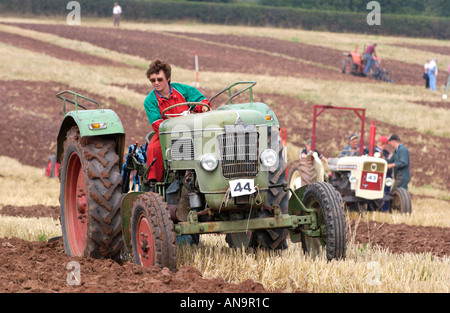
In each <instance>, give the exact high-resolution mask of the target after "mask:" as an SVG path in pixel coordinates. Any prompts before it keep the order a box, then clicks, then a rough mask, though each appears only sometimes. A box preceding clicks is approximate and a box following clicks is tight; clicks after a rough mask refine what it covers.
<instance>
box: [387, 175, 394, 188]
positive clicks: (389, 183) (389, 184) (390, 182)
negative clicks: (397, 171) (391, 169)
mask: <svg viewBox="0 0 450 313" xmlns="http://www.w3.org/2000/svg"><path fill="white" fill-rule="evenodd" d="M393 182H394V181H393V180H392V178H390V177H388V178H386V186H388V187H391V186H392V183H393Z"/></svg>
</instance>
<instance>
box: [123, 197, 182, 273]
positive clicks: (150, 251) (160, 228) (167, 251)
mask: <svg viewBox="0 0 450 313" xmlns="http://www.w3.org/2000/svg"><path fill="white" fill-rule="evenodd" d="M131 244H132V247H133V249H132V250H133V257H134V262H135V263H136V264H137V265H141V266H144V267H147V268H149V267H152V266H159V267H168V268H169V269H170V270H174V269H176V254H177V251H176V236H175V233H174V231H173V223H172V221H171V220H170V218H169V213H168V211H167V204H166V203H165V202H164V200H163V198H162V197H161V196H160V195H159V194H156V193H152V192H147V193H144V194H141V195H139V196H138V197H137V198H136V200H134V202H133V208H132V211H131Z"/></svg>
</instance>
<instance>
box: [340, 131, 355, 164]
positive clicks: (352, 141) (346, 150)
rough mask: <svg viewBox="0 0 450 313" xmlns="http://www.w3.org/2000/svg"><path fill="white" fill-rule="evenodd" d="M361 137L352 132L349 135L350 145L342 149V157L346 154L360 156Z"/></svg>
mask: <svg viewBox="0 0 450 313" xmlns="http://www.w3.org/2000/svg"><path fill="white" fill-rule="evenodd" d="M358 139H359V137H358V136H356V135H355V134H351V135H350V137H348V145H347V146H345V148H344V150H342V152H341V154H340V155H339V157H340V158H342V157H344V156H359V141H358Z"/></svg>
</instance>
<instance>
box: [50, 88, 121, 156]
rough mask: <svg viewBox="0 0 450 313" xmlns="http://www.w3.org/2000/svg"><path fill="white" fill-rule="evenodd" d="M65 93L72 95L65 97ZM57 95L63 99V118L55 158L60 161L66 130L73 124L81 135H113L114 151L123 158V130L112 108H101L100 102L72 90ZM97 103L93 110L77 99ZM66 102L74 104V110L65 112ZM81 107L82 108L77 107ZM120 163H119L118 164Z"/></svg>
mask: <svg viewBox="0 0 450 313" xmlns="http://www.w3.org/2000/svg"><path fill="white" fill-rule="evenodd" d="M66 94H69V95H71V96H72V97H73V100H72V99H68V98H66ZM57 97H58V98H60V99H62V100H63V114H64V119H63V122H62V124H61V127H60V129H59V133H58V138H57V148H56V160H57V162H61V156H62V153H63V149H64V141H65V140H66V133H67V131H68V130H69V129H70V128H72V127H73V126H78V129H79V131H80V136H81V137H89V136H113V138H115V139H116V141H117V144H116V152H117V154H118V155H119V160H120V161H119V162H122V160H123V151H124V149H123V148H124V145H125V131H124V129H123V125H122V123H121V121H120V118H119V116H118V115H117V114H116V113H115V112H114V111H112V110H107V109H101V107H100V104H99V103H98V102H97V101H95V100H92V99H89V98H86V97H84V96H82V95H80V94H77V93H75V92H72V91H67V90H66V91H63V92H60V93H58V94H57ZM80 98H81V99H83V100H85V101H87V102H90V103H94V104H95V105H97V109H95V110H87V109H86V107H85V106H84V105H81V104H80V103H78V102H79V99H80ZM66 102H69V103H71V104H73V105H74V106H75V110H74V111H69V112H66ZM79 107H81V108H82V110H80V109H79ZM95 123H102V124H101V127H100V128H93V127H92V126H93V124H95ZM119 165H120V164H119Z"/></svg>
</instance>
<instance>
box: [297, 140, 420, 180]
mask: <svg viewBox="0 0 450 313" xmlns="http://www.w3.org/2000/svg"><path fill="white" fill-rule="evenodd" d="M388 145H389V146H391V150H393V152H392V153H391V152H389V150H388ZM310 150H311V139H308V140H307V142H306V145H305V147H304V149H303V150H302V152H301V153H300V157H301V158H306V157H307V156H308V151H310ZM359 150H360V149H359V137H358V136H357V135H355V134H351V135H350V136H349V137H348V145H347V146H345V147H344V149H343V150H342V152H341V154H340V155H339V157H340V158H341V157H346V156H359V155H360V151H359ZM315 151H316V152H317V154H318V155H319V158H320V159H322V160H325V161H326V158H325V157H324V156H323V154H321V153H319V152H318V151H317V150H315ZM375 152H378V153H380V156H381V157H382V158H383V159H385V160H386V161H387V162H388V173H387V177H392V174H391V173H392V171H394V178H395V183H394V188H396V187H401V188H405V189H408V183H409V181H410V180H411V173H410V171H409V151H408V149H407V148H406V147H405V146H404V145H403V144H402V143H401V141H400V137H399V136H398V135H397V134H393V135H392V136H391V137H390V138H389V139H388V138H387V137H386V136H380V137H379V138H378V140H377V144H376V147H375ZM367 153H368V149H367V148H365V149H364V152H363V154H367Z"/></svg>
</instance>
